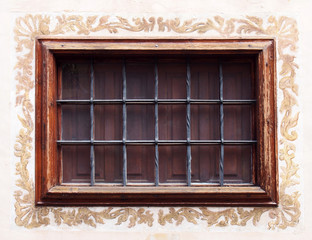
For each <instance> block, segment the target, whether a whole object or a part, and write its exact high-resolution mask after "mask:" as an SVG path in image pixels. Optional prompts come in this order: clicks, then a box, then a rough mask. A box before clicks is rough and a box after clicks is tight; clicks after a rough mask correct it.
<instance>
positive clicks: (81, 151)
mask: <svg viewBox="0 0 312 240" xmlns="http://www.w3.org/2000/svg"><path fill="white" fill-rule="evenodd" d="M62 162H63V182H64V183H90V174H91V168H90V146H81V145H80V146H62Z"/></svg>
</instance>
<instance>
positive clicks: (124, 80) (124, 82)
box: [122, 59, 127, 186]
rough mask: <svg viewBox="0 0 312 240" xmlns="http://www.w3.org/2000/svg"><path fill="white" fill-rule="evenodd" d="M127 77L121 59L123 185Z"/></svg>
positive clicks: (124, 175)
mask: <svg viewBox="0 0 312 240" xmlns="http://www.w3.org/2000/svg"><path fill="white" fill-rule="evenodd" d="M126 99H127V78H126V60H125V59H124V60H123V64H122V100H123V104H122V142H123V147H122V151H123V171H122V176H123V186H126V185H127V147H126V139H127V105H126Z"/></svg>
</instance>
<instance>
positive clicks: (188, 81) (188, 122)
mask: <svg viewBox="0 0 312 240" xmlns="http://www.w3.org/2000/svg"><path fill="white" fill-rule="evenodd" d="M190 100H191V69H190V61H189V59H187V63H186V101H187V104H186V141H187V185H188V186H191V181H192V179H191V172H192V171H191V161H192V155H191V144H190V142H191V102H190Z"/></svg>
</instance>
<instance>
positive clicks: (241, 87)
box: [222, 62, 255, 99]
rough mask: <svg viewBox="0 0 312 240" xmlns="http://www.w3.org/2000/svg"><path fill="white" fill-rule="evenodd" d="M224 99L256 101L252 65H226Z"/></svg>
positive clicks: (223, 65) (224, 68)
mask: <svg viewBox="0 0 312 240" xmlns="http://www.w3.org/2000/svg"><path fill="white" fill-rule="evenodd" d="M222 70H223V97H224V99H254V98H255V93H254V90H253V85H254V84H253V81H254V79H253V77H252V74H251V63H249V62H247V63H233V62H232V63H224V64H222Z"/></svg>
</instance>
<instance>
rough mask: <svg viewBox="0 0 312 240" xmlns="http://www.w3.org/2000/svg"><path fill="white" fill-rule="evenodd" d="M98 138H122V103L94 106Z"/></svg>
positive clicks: (96, 136) (95, 132)
mask: <svg viewBox="0 0 312 240" xmlns="http://www.w3.org/2000/svg"><path fill="white" fill-rule="evenodd" d="M94 127H95V131H94V135H95V139H96V140H121V139H122V105H95V106H94Z"/></svg>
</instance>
